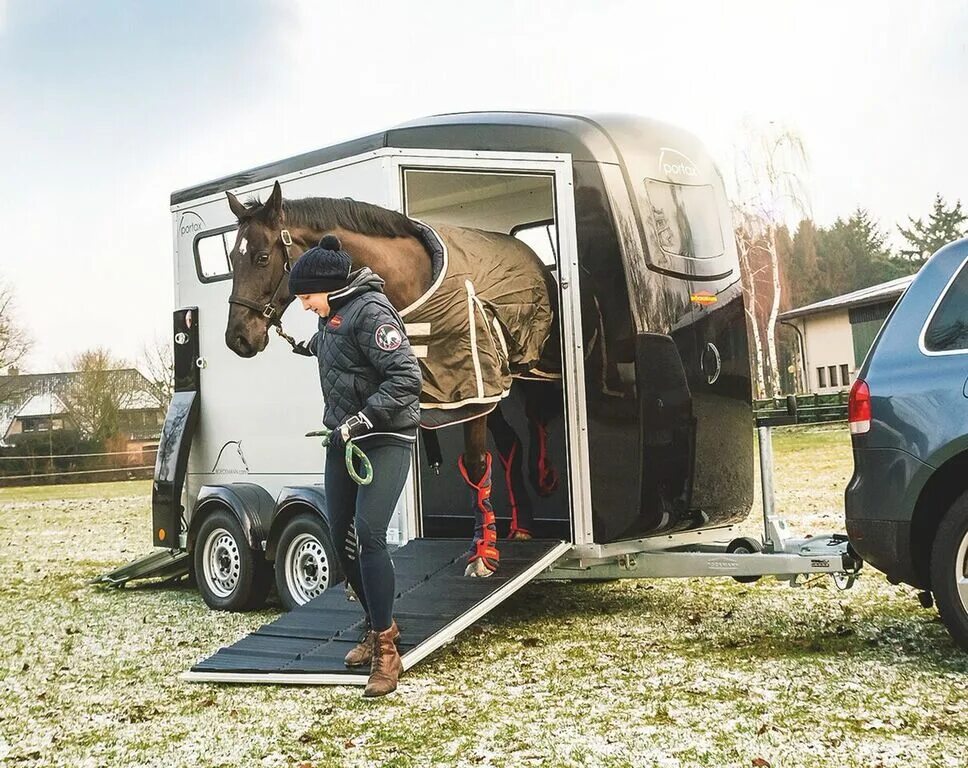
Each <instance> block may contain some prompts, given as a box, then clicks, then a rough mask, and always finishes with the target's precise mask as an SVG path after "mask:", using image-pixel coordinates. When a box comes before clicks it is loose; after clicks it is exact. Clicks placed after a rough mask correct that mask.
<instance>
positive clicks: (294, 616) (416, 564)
mask: <svg viewBox="0 0 968 768" xmlns="http://www.w3.org/2000/svg"><path fill="white" fill-rule="evenodd" d="M570 548H571V545H570V544H568V543H565V542H562V541H551V540H547V539H545V540H541V539H532V540H530V541H505V542H501V567H500V570H498V572H497V573H495V574H494V575H493V576H491V577H489V578H486V579H472V578H467V577H466V576H464V566H465V565H466V555H467V540H466V539H433V540H431V539H415V540H413V541H411V542H410V543H408V544H406V545H405V546H403V547H401V548H400V549H398V550H396V551H395V552H394V553H393V563H394V570H395V571H396V585H397V594H396V601H395V605H394V611H393V614H394V618H395V619H396V621H397V624H398V625H399V627H400V642H399V648H400V655H401V657H402V659H403V667H404V669H409V668H410V667H412V666H413V665H414V664H416V663H417V662H418V661H420V660H421V659H423V658H424V657H425V656H427V655H428V654H430V653H432V652H433V651H434V650H436V649H437V648H439V647H440V646H442V645H443V644H444V643H446V642H448V641H450V640H452V639H453V638H454V637H455V636H456V635H457V633H458V632H460V631H461V630H463V629H465V628H466V627H468V626H470V625H471V624H472V623H473V622H474V621H476V620H477V619H479V618H480V617H481V616H483V615H485V614H486V613H488V612H489V611H490V610H492V609H493V608H494V607H495V606H498V605H500V604H501V603H502V602H504V601H505V600H507V598H509V597H510V596H511V595H513V594H514V593H515V592H517V591H518V590H519V589H521V587H523V586H524V585H525V584H527V583H528V582H530V581H531V580H533V579H534V578H535V576H537V575H538V574H539V573H541V572H542V571H544V570H545V569H546V568H548V567H550V566H551V565H552V564H553V563H554V562H555V561H556V560H558V559H559V558H560V557H561V555H562V554H564V553H565V552H566V551H567V550H568V549H570ZM364 628H365V621H364V616H363V612H362V610H360V605H359V603H358V602H356V601H350V600H348V599H347V595H346V590H345V588H344V586H343V585H339V586H337V587H332V588H330V589H327V590H326V591H325V592H324V593H323V594H321V595H320V596H319V597H317V598H315V599H314V600H311V601H310V602H308V603H306V604H305V605H302V606H300V607H298V608H295V609H293V610H292V611H290V612H289V613H287V614H286V615H284V616H282V617H280V618H278V619H276V620H275V621H273V622H272V623H270V624H266V625H265V626H263V627H261V628H260V629H258V630H256V631H255V632H253V633H252V634H250V635H248V636H247V637H244V638H243V639H241V640H240V641H239V642H237V643H235V645H231V646H228V647H226V648H222V649H220V650H219V651H218V652H217V653H216V654H215V655H213V656H211V657H209V658H207V659H205V660H204V661H200V662H199V663H198V664H196V665H195V666H194V667H192V669H191V671H190V672H186V673H185V674H183V675H182V678H183V679H184V680H190V681H193V682H224V683H264V684H279V683H292V684H297V685H365V684H366V681H367V678H368V670H367V669H366V668H360V667H357V668H352V669H350V668H347V667H345V666H344V665H343V657H344V656H345V655H346V653H347V652H348V651H349V650H350V649H351V648H352V647H353V646H354V645H356V644H357V643H358V642H359V641H360V638H361V636H362V633H363V631H364Z"/></svg>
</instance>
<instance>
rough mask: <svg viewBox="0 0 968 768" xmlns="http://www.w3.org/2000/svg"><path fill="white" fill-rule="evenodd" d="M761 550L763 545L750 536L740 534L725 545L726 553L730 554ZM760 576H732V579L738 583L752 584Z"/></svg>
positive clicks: (754, 552) (752, 552)
mask: <svg viewBox="0 0 968 768" xmlns="http://www.w3.org/2000/svg"><path fill="white" fill-rule="evenodd" d="M762 551H763V545H762V544H760V542H759V541H758V540H757V539H754V538H753V537H752V536H740V537H739V538H738V539H733V540H732V541H731V542H729V544H727V545H726V553H727V554H730V555H754V554H756V553H757V552H762ZM761 578H762V577H761V576H733V580H734V581H738V582H739V583H740V584H752V583H753V582H755V581H759V580H760V579H761Z"/></svg>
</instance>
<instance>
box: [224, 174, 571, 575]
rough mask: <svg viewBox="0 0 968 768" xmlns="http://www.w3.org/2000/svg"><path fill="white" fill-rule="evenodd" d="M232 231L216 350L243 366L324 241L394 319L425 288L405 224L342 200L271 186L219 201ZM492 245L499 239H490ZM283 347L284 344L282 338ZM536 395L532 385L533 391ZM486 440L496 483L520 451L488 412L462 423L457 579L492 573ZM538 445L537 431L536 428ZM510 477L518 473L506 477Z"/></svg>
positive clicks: (420, 255)
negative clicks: (291, 194) (228, 283)
mask: <svg viewBox="0 0 968 768" xmlns="http://www.w3.org/2000/svg"><path fill="white" fill-rule="evenodd" d="M226 196H227V197H228V202H229V206H230V208H231V210H232V213H234V214H235V216H236V217H237V218H238V221H239V231H238V235H237V237H236V242H235V246H234V248H233V249H232V253H231V254H230V258H231V261H232V267H233V277H232V296H231V297H230V299H229V302H230V306H229V314H228V323H227V326H226V329H225V343H226V345H227V346H228V347H229V349H231V350H232V351H233V352H235V353H236V354H238V355H240V356H241V357H253V356H255V355H257V354H258V353H259V352H261V351H262V350H263V349H265V347H266V345H267V344H268V342H269V333H268V332H269V327H270V326H271V325H275V326H276V328H277V331H279V332H280V335H283V336H285V334H283V333H282V332H281V323H280V318H281V316H282V314H283V312H284V311H285V310H286V307H288V305H289V304H290V303H291V302H292V301H293V299H294V298H295V297H294V296H292V295H290V293H289V286H288V272H289V268H290V266H291V265H292V264H294V263H295V261H296V259H297V258H298V257H299V256H300V255H301V254H302V253H303V252H304V251H305V250H307V249H308V248H310V247H312V246H314V245H315V244H316V243H318V242H319V240H320V238H322V236H323V235H326V234H335V235H336V236H338V237H339V239H340V241H341V242H342V245H343V248H344V250H346V251H347V252H348V253H349V254H350V255H351V256H352V259H353V268H354V269H358V268H360V267H369V268H370V269H372V270H373V271H374V272H376V273H377V274H379V275H380V276H381V277H382V278H383V279H384V280H385V281H386V286H385V291H386V294H387V298H389V300H390V302H391V303H392V304H393V306H394V307H396V308H397V309H398V310H399V309H402V308H404V307H408V306H410V305H411V304H413V303H414V302H415V301H416V300H417V299H418V298H420V297H421V296H423V295H424V294H425V293H426V292H427V291H428V290H429V289H430V287H431V283H432V266H431V261H430V256H429V254H428V252H427V250H426V249H425V247H424V245H423V244H422V242H421V240H420V234H421V231H420V229H419V228H418V227H417V225H416V224H414V222H413V221H411V220H410V219H408V218H407V217H406V216H404V215H402V214H400V213H397V212H395V211H390V210H387V209H385V208H380V207H378V206H375V205H371V204H368V203H360V202H356V201H353V200H349V199H332V198H305V199H301V200H286V201H284V200H283V198H282V189H281V187H280V186H279V183H278V182H276V184H275V186H274V187H273V190H272V194H271V195H270V196H269V199H268V200H267V201H266V202H265V203H264V204H262V203H259V202H258V201H250V203H249V205H245V204H243V203H242V202H240V201H239V200H238V199H237V198H236V197H235V196H234V195H232V194H231V193H226ZM495 237H509V236H507V235H495ZM287 339H288V340H289V341H290V343H293V342H292V339H291V338H289V337H287ZM539 386H540V385H539ZM489 421H490V426H491V431H492V432H493V433H494V436H495V438H496V441H497V444H498V448H499V452H500V454H501V459H502V463H503V464H504V466H505V476H506V477H507V478H508V479H509V482H510V478H511V477H512V475H514V474H515V473H514V472H512V470H511V462H513V461H514V460H515V457H517V460H518V461H520V460H521V445H520V441H519V440H518V438H517V436H516V435H515V434H514V432H513V430H511V428H510V426H508V425H507V423H506V422H505V421H504V419H503V418H502V417H501V416H500V411H499V409H494V411H493V412H492V414H491V416H490V419H489V418H488V415H487V414H486V413H485V414H483V415H481V416H479V417H477V418H473V419H471V420H469V421H465V422H464V455H463V456H462V457H461V460H460V461H459V466H460V467H461V469H462V474H463V476H464V478H465V480H466V481H467V483H468V485H469V486H470V487H471V489H472V495H473V503H474V505H475V511H476V512H477V513H478V514H477V515H476V517H477V527H476V529H475V534H474V545H473V547H472V550H471V554H470V557H469V562H468V565H467V570H466V575H468V576H489V575H491V573H492V572H493V571H494V570H495V569H496V567H497V564H498V558H499V554H498V550H497V541H496V528H495V521H494V513H493V510H492V509H491V507H490V475H491V472H490V455H489V453H488V452H487V450H486V446H487V431H488V423H489ZM538 426H539V429H538V430H537V432H538V434H539V435H540V438H541V439H542V440H543V439H544V436H545V434H546V433H545V431H544V428H543V427H544V425H543V424H541V425H538ZM538 470H539V472H540V474H539V475H538V476H537V477H533V478H532V479H533V481H534V482H535V485H536V487H537V489H538V492H539V493H541V494H542V495H547V494H549V493H551V492H552V491H553V490H554V488H555V486H556V485H557V475H556V473H555V472H554V469H553V468H551V467H550V466H548V465H547V464H544V463H543V462H539V466H538ZM516 475H517V477H520V472H517V473H516ZM509 492H510V493H509V495H510V497H511V498H512V499H514V498H515V497H517V498H518V499H525V498H526V494H525V493H524V492H523V489H522V488H518V489H517V493H515V491H514V489H511V488H509ZM530 525H531V521H529V520H527V519H525V520H523V521H522V520H519V519H518V514H517V509H516V508H515V510H513V514H512V532H511V535H512V537H516V538H530V533H529V532H528V530H527V529H528V528H530Z"/></svg>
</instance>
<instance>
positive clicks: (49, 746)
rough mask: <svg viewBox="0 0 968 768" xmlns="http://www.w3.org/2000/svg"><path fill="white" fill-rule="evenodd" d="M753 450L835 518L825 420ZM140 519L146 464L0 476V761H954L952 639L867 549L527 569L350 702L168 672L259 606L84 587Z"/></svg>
mask: <svg viewBox="0 0 968 768" xmlns="http://www.w3.org/2000/svg"><path fill="white" fill-rule="evenodd" d="M775 446H776V464H777V473H776V474H777V478H776V480H777V498H778V504H779V508H780V510H781V511H782V512H783V514H784V516H785V517H786V518H787V520H788V521H789V522H790V524H791V526H792V528H793V529H794V530H795V531H800V532H804V533H805V532H811V531H813V532H821V531H832V530H838V529H842V527H843V519H842V516H843V512H842V504H843V500H842V499H843V496H842V494H843V488H844V486H845V484H846V481H847V479H848V477H849V475H850V471H851V458H850V444H849V438H848V436H847V433H846V430H845V429H844V428H843V427H825V428H815V429H812V430H806V431H800V432H796V433H793V432H782V431H781V432H778V433H777V435H776V439H775ZM757 503H758V501H757ZM149 523H150V483H149V482H146V481H145V482H128V483H115V484H102V485H81V486H61V487H51V488H31V489H0V552H2V557H0V658H2V665H3V666H2V670H3V671H2V683H0V764H2V765H17V766H21V765H22V766H141V765H151V766H192V767H195V766H237V765H238V766H299V767H300V768H309V767H310V766H312V767H318V766H329V765H348V766H363V765H393V766H429V765H447V766H449V765H462V766H488V765H494V766H505V765H507V766H517V765H541V766H585V765H588V766H650V765H656V766H663V767H667V766H714V767H716V768H720V767H721V766H765V765H770V766H774V768H777V767H779V766H790V767H791V768H793V767H796V768H799V767H800V766H805V767H806V766H869V767H870V768H875V767H876V766H883V767H884V768H886V767H888V766H952V767H953V768H955V767H957V768H961V767H963V766H965V765H966V764H968V674H966V673H968V656H965V655H963V654H959V653H958V651H957V650H956V649H955V647H954V645H953V644H952V642H951V641H950V639H949V637H948V635H947V633H946V632H945V630H944V627H943V626H942V624H941V623H940V622H939V620H938V618H937V615H936V613H935V611H933V610H924V609H922V608H920V607H919V606H918V604H917V602H916V601H915V599H914V593H913V590H910V589H907V588H905V587H897V586H892V585H890V584H888V583H887V582H886V581H885V580H884V578H883V577H882V576H881V575H879V574H877V573H876V572H874V571H872V570H870V569H867V570H865V572H864V574H863V576H862V578H861V579H860V581H859V582H858V584H857V585H856V586H855V587H854V589H853V590H851V591H848V592H838V591H836V590H835V589H834V587H833V585H832V583H831V582H830V580H829V579H822V580H819V581H817V582H815V583H813V584H811V585H809V586H808V587H806V588H800V589H791V588H790V587H788V586H786V585H785V584H781V583H779V582H776V581H773V580H763V581H761V582H758V583H757V584H753V585H741V584H737V583H735V582H733V581H732V580H729V579H717V580H709V579H707V580H699V579H689V580H676V581H672V580H670V581H650V582H644V581H624V582H612V583H603V584H575V585H570V584H563V583H556V582H542V583H537V584H532V585H530V586H528V587H526V588H524V589H523V590H521V591H520V592H519V593H517V595H515V596H514V597H513V598H512V599H511V600H509V601H508V602H507V603H506V604H504V605H503V606H501V607H500V608H498V609H497V610H495V611H494V612H492V613H491V614H490V615H488V616H487V617H486V618H485V619H484V620H482V621H481V622H479V623H478V624H476V625H474V626H473V627H472V628H471V629H469V630H468V631H467V632H465V633H464V634H462V635H461V636H460V637H459V638H458V639H457V641H456V642H454V643H452V644H450V645H449V646H446V647H445V648H443V649H441V650H440V651H437V652H436V653H435V654H433V655H432V656H430V657H429V658H428V659H427V660H426V661H424V662H423V663H421V664H419V665H418V666H417V667H416V668H415V669H414V670H412V671H410V672H409V673H407V674H406V675H405V676H404V678H402V681H401V687H400V690H399V691H398V692H397V693H396V694H394V695H392V696H390V697H388V698H387V699H385V700H380V701H376V702H372V701H364V700H363V699H361V698H360V690H359V689H357V688H343V687H323V688H284V687H262V686H259V687H246V686H216V685H200V684H188V683H184V682H181V681H180V680H179V679H178V674H179V673H180V672H182V671H184V670H186V669H188V668H189V667H190V666H191V665H192V664H193V663H194V662H196V661H197V660H198V659H200V658H202V657H204V656H207V655H209V654H210V653H211V652H213V651H214V650H216V649H217V648H218V647H219V646H221V645H226V644H230V643H232V642H234V641H235V640H237V639H238V638H240V637H241V636H242V635H244V634H245V633H246V632H248V631H250V630H252V629H255V628H256V627H257V626H259V625H261V624H263V623H265V622H266V621H267V620H269V619H271V618H273V617H274V616H275V612H274V611H263V612H260V613H256V614H248V615H238V614H216V613H213V612H211V611H209V610H208V609H207V608H206V607H205V605H204V604H203V602H202V600H201V598H200V597H199V596H198V594H197V593H196V592H194V591H193V590H190V589H188V588H176V589H172V588H163V589H162V588H157V587H153V588H141V589H125V590H103V589H96V588H93V587H90V586H88V585H87V580H88V579H90V578H91V577H93V576H95V575H97V574H99V573H102V572H104V571H106V570H109V569H111V568H113V567H115V566H117V565H118V564H121V563H124V562H127V561H128V560H131V559H134V558H135V557H138V556H140V555H142V554H146V553H147V552H148V551H150V544H149ZM746 528H747V530H748V531H749V532H751V533H755V532H757V531H758V523H757V521H756V520H755V519H751V520H750V521H749V522H748V524H747V526H746Z"/></svg>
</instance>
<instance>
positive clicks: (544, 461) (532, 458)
mask: <svg viewBox="0 0 968 768" xmlns="http://www.w3.org/2000/svg"><path fill="white" fill-rule="evenodd" d="M521 383H522V384H525V385H526V386H525V388H524V410H525V413H526V414H527V416H528V427H529V429H530V433H531V445H530V446H529V450H528V459H529V461H528V463H529V464H530V470H531V471H530V477H531V484H532V486H533V487H534V489H535V490H536V491H537V492H538V495H539V496H550V495H551V494H552V493H554V492H555V491H556V490H557V488H558V483H559V481H560V478H559V476H558V470H557V469H555V468H554V466H553V465H552V464H551V459H550V457H549V456H548V422H549V421H551V418H552V417H553V416H554V410H553V408H554V405H555V403H554V402H553V401H554V398H552V397H547V395H548V394H550V393H552V392H553V390H552V389H551V387H550V385H548V384H542V383H540V382H531V381H524V382H521Z"/></svg>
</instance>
